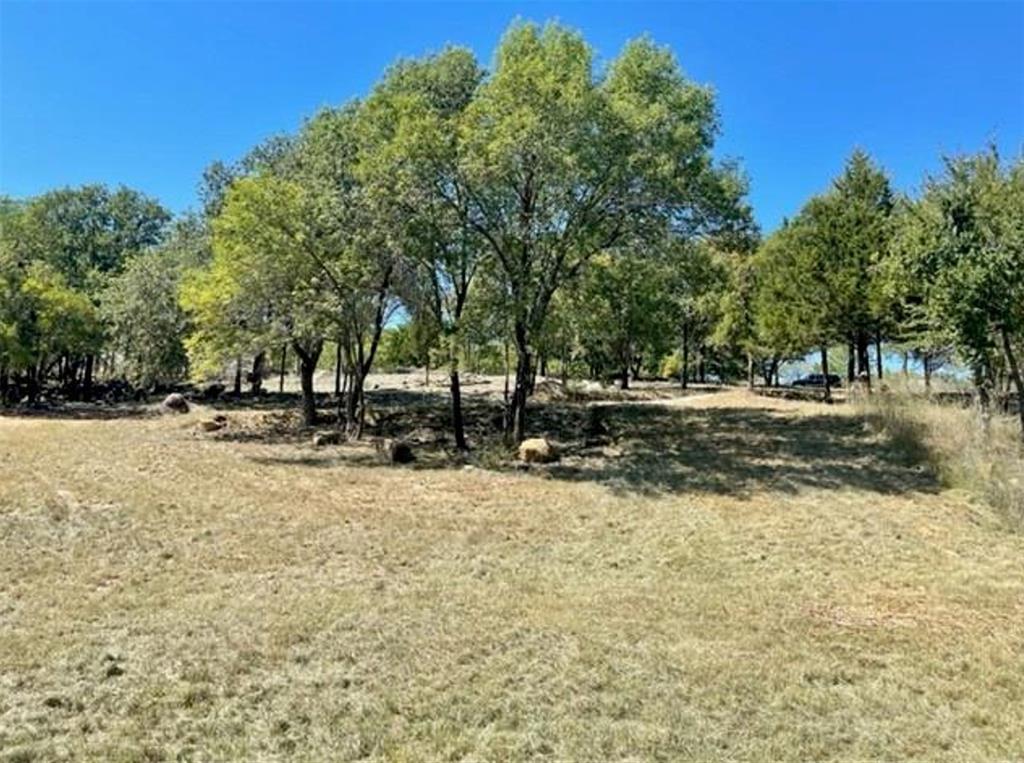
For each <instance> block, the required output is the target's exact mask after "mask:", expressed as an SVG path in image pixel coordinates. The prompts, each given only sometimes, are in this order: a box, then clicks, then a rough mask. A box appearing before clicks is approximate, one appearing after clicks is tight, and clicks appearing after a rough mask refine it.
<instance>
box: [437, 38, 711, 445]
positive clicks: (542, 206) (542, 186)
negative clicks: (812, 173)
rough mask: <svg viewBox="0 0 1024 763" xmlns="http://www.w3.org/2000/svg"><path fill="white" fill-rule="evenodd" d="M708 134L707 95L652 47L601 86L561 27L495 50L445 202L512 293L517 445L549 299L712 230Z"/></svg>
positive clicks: (586, 52) (632, 51)
mask: <svg viewBox="0 0 1024 763" xmlns="http://www.w3.org/2000/svg"><path fill="white" fill-rule="evenodd" d="M715 129H716V118H715V113H714V105H713V99H712V96H711V93H710V91H709V90H708V89H706V88H702V87H698V86H695V85H693V84H692V83H690V82H689V81H687V80H686V78H685V77H684V76H683V74H682V72H681V70H680V69H679V66H678V64H677V63H676V61H675V60H674V58H673V56H672V55H671V53H670V52H669V51H667V50H666V49H664V48H659V47H657V46H655V45H654V44H653V43H651V42H650V41H649V40H646V39H641V40H637V41H634V42H631V43H629V44H628V45H627V46H626V47H625V49H624V50H623V51H622V53H621V54H620V55H619V56H618V58H616V59H615V60H614V61H613V62H612V63H611V65H610V66H609V68H608V71H607V73H606V74H605V75H604V76H601V77H598V76H595V73H594V64H593V53H592V50H591V49H590V47H589V46H588V45H587V44H586V42H585V41H584V40H583V39H582V38H581V37H580V36H579V35H578V34H577V33H575V32H573V31H570V30H568V29H565V28H564V27H560V26H558V25H555V24H549V25H547V26H546V27H544V28H543V29H541V28H539V27H537V26H535V25H532V24H515V25H513V26H512V27H511V28H510V29H509V30H508V31H507V32H506V34H505V36H504V37H503V38H502V41H501V43H500V45H499V46H498V51H497V53H496V55H495V67H494V70H493V72H492V73H491V75H490V76H489V77H488V78H487V79H486V80H485V81H484V82H483V83H482V84H481V85H480V87H479V88H478V89H477V91H476V94H475V96H474V98H473V101H472V103H471V104H470V105H469V106H468V108H467V109H466V113H465V117H464V119H463V120H462V125H461V129H460V134H459V137H460V145H459V153H460V157H459V160H460V165H461V170H462V174H461V176H462V178H463V185H462V186H460V187H458V188H453V189H451V192H450V194H451V195H450V199H449V201H450V203H451V204H452V205H453V206H454V207H455V208H457V209H463V210H465V211H464V213H463V214H464V218H465V220H466V221H467V222H468V223H469V224H470V225H471V226H472V227H473V228H474V230H475V231H477V232H478V233H479V234H480V235H481V236H482V237H483V238H484V240H485V241H486V242H487V245H488V247H489V249H490V251H491V253H492V255H493V257H494V258H495V260H496V263H497V267H496V268H495V272H496V273H497V274H498V275H499V276H500V279H501V282H502V288H503V291H504V292H505V293H506V294H507V295H508V304H509V309H510V311H511V324H512V337H513V342H514V344H515V348H516V355H517V369H516V383H515V390H514V394H513V396H512V414H513V415H512V416H511V431H510V434H511V436H512V437H513V438H514V439H515V440H519V439H521V438H522V437H523V435H524V433H525V427H526V412H525V411H526V408H525V407H526V398H527V392H528V387H529V383H530V379H531V376H532V368H531V355H532V353H533V351H534V344H535V342H536V340H537V337H538V335H539V334H540V333H541V332H542V329H543V326H544V322H545V319H546V317H547V313H548V308H549V306H550V304H551V301H552V298H553V296H554V294H555V292H556V291H557V290H558V289H559V288H560V286H562V285H563V284H564V283H566V281H567V280H570V279H572V278H573V277H575V275H576V274H578V273H579V272H580V271H581V270H583V269H584V268H585V266H586V265H587V263H588V262H590V260H591V259H593V258H594V257H595V256H597V255H598V254H602V253H608V252H611V251H613V250H614V249H615V248H616V247H618V246H620V245H622V244H623V243H625V242H628V241H633V240H635V239H637V238H640V237H642V236H644V235H646V234H649V233H650V232H652V231H657V232H658V233H659V234H660V233H661V231H662V230H663V228H664V226H665V224H666V222H667V221H671V222H672V223H673V224H675V225H677V226H678V227H679V229H680V230H685V231H686V232H687V233H692V232H694V231H696V230H698V229H701V228H703V227H706V225H707V223H706V222H705V221H707V220H709V219H710V218H711V217H713V216H712V215H708V214H706V213H707V212H708V207H709V204H708V198H707V194H706V193H704V189H705V188H706V186H708V185H709V184H710V183H708V178H709V177H711V176H712V175H713V174H714V168H713V167H712V164H711V161H710V158H709V152H710V148H711V145H712V140H713V136H714V133H715ZM456 194H461V195H456Z"/></svg>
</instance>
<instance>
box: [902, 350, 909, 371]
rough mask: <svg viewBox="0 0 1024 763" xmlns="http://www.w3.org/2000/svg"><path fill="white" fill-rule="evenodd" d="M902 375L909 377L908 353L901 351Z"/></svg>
mask: <svg viewBox="0 0 1024 763" xmlns="http://www.w3.org/2000/svg"><path fill="white" fill-rule="evenodd" d="M903 375H904V376H910V353H909V352H907V351H906V350H904V351H903Z"/></svg>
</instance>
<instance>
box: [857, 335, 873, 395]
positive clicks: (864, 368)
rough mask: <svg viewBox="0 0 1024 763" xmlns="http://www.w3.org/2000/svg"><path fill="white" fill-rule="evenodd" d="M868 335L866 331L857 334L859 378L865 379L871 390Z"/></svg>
mask: <svg viewBox="0 0 1024 763" xmlns="http://www.w3.org/2000/svg"><path fill="white" fill-rule="evenodd" d="M868 344H869V342H868V334H867V332H866V331H863V330H861V331H858V332H857V377H858V378H861V377H863V379H864V381H865V382H866V383H867V385H868V391H870V390H871V357H870V355H869V353H868Z"/></svg>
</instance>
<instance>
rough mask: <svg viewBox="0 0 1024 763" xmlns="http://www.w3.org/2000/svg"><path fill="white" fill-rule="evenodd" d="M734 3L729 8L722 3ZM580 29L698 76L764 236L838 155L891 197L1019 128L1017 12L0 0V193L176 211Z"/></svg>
mask: <svg viewBox="0 0 1024 763" xmlns="http://www.w3.org/2000/svg"><path fill="white" fill-rule="evenodd" d="M738 11H740V12H738ZM517 18H520V19H528V20H533V21H536V22H538V23H544V22H545V21H547V20H552V19H558V20H560V21H561V22H563V23H565V24H568V25H569V26H572V27H575V28H578V29H580V30H581V31H582V32H583V34H584V35H585V37H586V39H587V40H588V41H589V42H592V43H593V44H594V46H595V48H596V50H597V57H598V58H597V60H598V62H603V61H606V60H608V59H609V58H610V57H612V56H614V55H615V53H616V52H617V51H618V50H619V49H620V48H621V46H622V45H623V44H624V43H625V42H626V41H627V40H628V39H631V38H634V37H636V36H638V35H641V34H649V35H650V36H651V37H652V38H653V39H654V40H655V41H657V42H658V43H660V44H664V45H668V46H669V47H670V48H671V49H672V50H673V52H674V53H675V54H676V56H677V57H678V58H679V60H680V62H681V64H682V66H683V68H684V69H685V70H686V71H687V73H688V75H689V76H690V77H691V78H692V79H693V80H694V81H696V82H698V83H703V84H708V85H710V86H712V87H713V88H714V89H715V92H716V95H717V105H718V110H719V113H720V117H721V135H720V136H719V140H718V143H717V146H716V151H715V153H716V156H717V157H718V158H720V159H722V158H727V157H733V158H735V159H737V160H738V161H739V162H740V164H741V166H742V167H743V170H744V172H745V173H746V175H747V176H748V178H749V180H750V185H751V193H750V201H751V203H752V205H753V208H754V213H755V216H756V218H757V220H758V222H759V223H760V225H761V227H762V229H763V230H765V231H766V232H768V231H771V230H772V229H774V228H776V227H777V226H778V225H779V223H780V222H781V220H782V219H783V218H785V217H789V216H792V215H793V214H795V213H796V212H797V211H798V209H799V208H800V206H801V205H802V204H803V202H804V201H806V199H807V198H809V197H810V196H812V195H813V194H815V193H818V192H820V191H822V190H824V189H825V188H827V187H828V184H829V182H830V180H831V179H832V178H833V177H835V176H836V175H837V174H838V173H839V172H840V171H841V169H842V166H843V163H844V162H845V160H846V158H847V157H848V156H849V154H850V152H851V151H852V150H853V149H854V148H855V147H860V148H863V149H864V150H866V151H868V152H869V153H870V154H871V156H872V157H873V158H874V159H875V160H876V161H877V162H878V163H879V164H880V165H882V166H883V167H884V168H885V169H886V170H887V171H888V172H889V173H890V176H891V178H892V181H893V186H894V188H896V189H897V190H900V191H912V190H914V189H915V188H916V187H917V186H918V185H919V184H920V182H921V180H922V178H923V176H924V175H925V173H927V172H935V171H938V170H939V169H940V166H941V156H942V155H943V154H950V153H961V152H972V151H977V150H979V149H981V148H982V147H984V146H985V145H986V144H987V143H990V142H991V143H995V144H996V145H997V146H998V147H999V149H1000V151H1001V152H1002V153H1004V154H1005V155H1007V156H1013V155H1017V154H1018V153H1019V152H1020V151H1021V147H1022V140H1024V4H1020V3H1012V4H1011V3H1006V4H999V3H991V4H966V3H964V4H933V5H920V4H913V5H907V4H893V5H889V4H887V5H884V6H882V5H874V4H871V5H868V4H863V5H854V4H818V5H791V4H771V3H766V4H757V5H742V6H738V5H727V4H707V3H701V4H685V5H669V4H642V3H638V4H629V5H616V4H602V5H597V6H582V5H576V4H550V3H537V4H500V3H499V4H486V5H469V4H467V5H450V4H437V5H428V4H412V5H405V4H382V5H359V4H344V5H338V4H294V5H282V4H273V3H269V4H263V3H261V4H248V5H241V4H156V3H153V4H137V5H129V4H113V3H112V4H81V5H73V4H57V3H47V2H39V3H20V2H7V3H4V4H3V5H0V193H3V194H6V195H10V196H14V197H26V196H32V195H37V194H39V193H42V192H44V191H46V190H49V189H51V188H55V187H63V186H77V185H81V184H85V183H105V184H108V185H120V184H124V185H127V186H129V187H132V188H136V189H138V190H141V191H143V192H144V193H146V194H148V195H151V196H153V197H155V198H156V199H158V200H159V201H160V202H161V203H163V204H164V205H165V206H167V207H168V208H169V209H171V210H172V211H174V212H175V213H181V212H183V211H185V210H186V209H188V208H197V207H198V202H197V198H196V188H197V185H198V182H199V180H200V177H201V173H202V170H203V168H204V167H205V166H206V165H208V164H209V163H210V162H213V161H215V160H223V161H232V160H235V159H237V158H239V157H240V156H241V155H242V154H244V153H245V151H246V150H248V148H250V147H251V146H252V145H254V144H255V143H256V142H258V141H259V140H261V139H262V138H265V137H267V136H269V135H272V134H275V133H279V132H293V131H294V130H295V129H297V128H298V126H299V125H300V124H301V122H302V120H303V119H304V118H306V117H309V116H311V115H312V114H313V113H314V112H315V111H316V110H317V109H318V108H320V107H322V106H328V105H337V104H340V103H343V102H345V101H347V100H349V99H350V98H353V97H357V96H361V95H364V94H365V93H366V92H367V91H368V90H369V89H370V87H372V85H373V83H374V82H375V81H376V80H377V79H378V78H379V77H380V76H381V74H382V73H383V71H384V69H385V68H386V67H387V66H388V65H390V64H392V63H393V62H394V61H396V60H398V59H399V58H402V57H409V56H418V55H422V54H425V53H427V52H430V51H436V50H439V49H440V48H442V47H443V46H444V45H445V44H448V43H452V44H459V45H465V46H467V47H470V48H471V49H472V50H474V51H475V53H476V55H477V56H478V58H479V59H480V60H481V61H482V62H484V64H485V65H489V64H490V60H491V55H492V51H493V49H494V46H495V45H496V44H497V42H498V40H499V38H500V36H501V34H502V32H503V31H504V30H505V29H506V28H507V26H508V25H509V24H510V23H511V22H512V21H513V20H515V19H517Z"/></svg>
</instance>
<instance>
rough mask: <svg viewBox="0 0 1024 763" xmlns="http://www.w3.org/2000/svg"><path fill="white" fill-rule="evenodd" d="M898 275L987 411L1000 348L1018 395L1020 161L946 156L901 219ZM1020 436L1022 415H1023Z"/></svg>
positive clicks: (988, 154)
mask: <svg viewBox="0 0 1024 763" xmlns="http://www.w3.org/2000/svg"><path fill="white" fill-rule="evenodd" d="M899 222H900V226H899V231H898V233H897V235H896V237H895V239H894V243H893V253H894V255H893V256H894V258H895V261H896V263H897V265H896V266H895V267H896V270H895V273H896V275H895V278H896V279H897V280H898V281H902V282H907V281H911V282H913V283H914V286H913V287H912V288H909V287H908V288H905V289H904V292H903V293H904V294H910V295H912V296H913V300H912V301H911V304H910V312H911V314H912V315H913V316H914V317H915V318H917V319H919V320H920V321H921V323H922V324H923V325H924V326H925V327H926V329H927V331H928V333H929V334H930V335H931V337H932V342H933V343H937V342H940V341H941V340H942V339H948V340H949V341H951V342H952V343H953V345H954V346H955V347H956V349H957V351H958V353H959V354H960V355H961V357H963V358H964V360H965V361H966V362H967V363H968V365H969V366H970V368H971V371H972V375H973V379H974V384H975V387H976V389H977V392H978V397H979V399H980V401H981V405H982V409H983V410H985V411H987V409H988V406H989V398H990V394H991V387H992V384H993V370H994V367H995V365H996V363H997V362H998V356H999V354H1000V353H1001V354H1002V356H1003V359H1004V360H1005V363H1006V366H1007V369H1008V372H1009V376H1010V379H1011V380H1012V383H1013V385H1014V387H1015V388H1016V390H1017V394H1018V395H1019V396H1020V398H1021V399H1024V384H1022V379H1021V372H1020V362H1019V360H1018V353H1017V347H1018V344H1019V342H1020V340H1021V338H1022V335H1024V160H1022V159H1018V160H1017V161H1016V162H1014V163H1013V164H1011V165H1009V166H1007V165H1004V164H1003V163H1002V162H1001V161H1000V158H999V156H998V154H997V153H996V151H995V149H994V148H992V149H989V150H987V151H984V152H982V153H979V154H976V155H974V156H962V157H953V158H949V159H947V160H946V162H945V168H944V171H943V173H942V174H941V175H939V176H937V177H931V178H928V180H927V181H926V183H925V187H924V192H923V194H922V196H921V198H920V200H919V201H917V202H916V203H913V204H908V205H907V206H906V208H905V209H904V213H903V214H902V215H901V216H900V218H899ZM1021 417H1022V418H1021V431H1022V437H1024V411H1022V413H1021Z"/></svg>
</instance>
